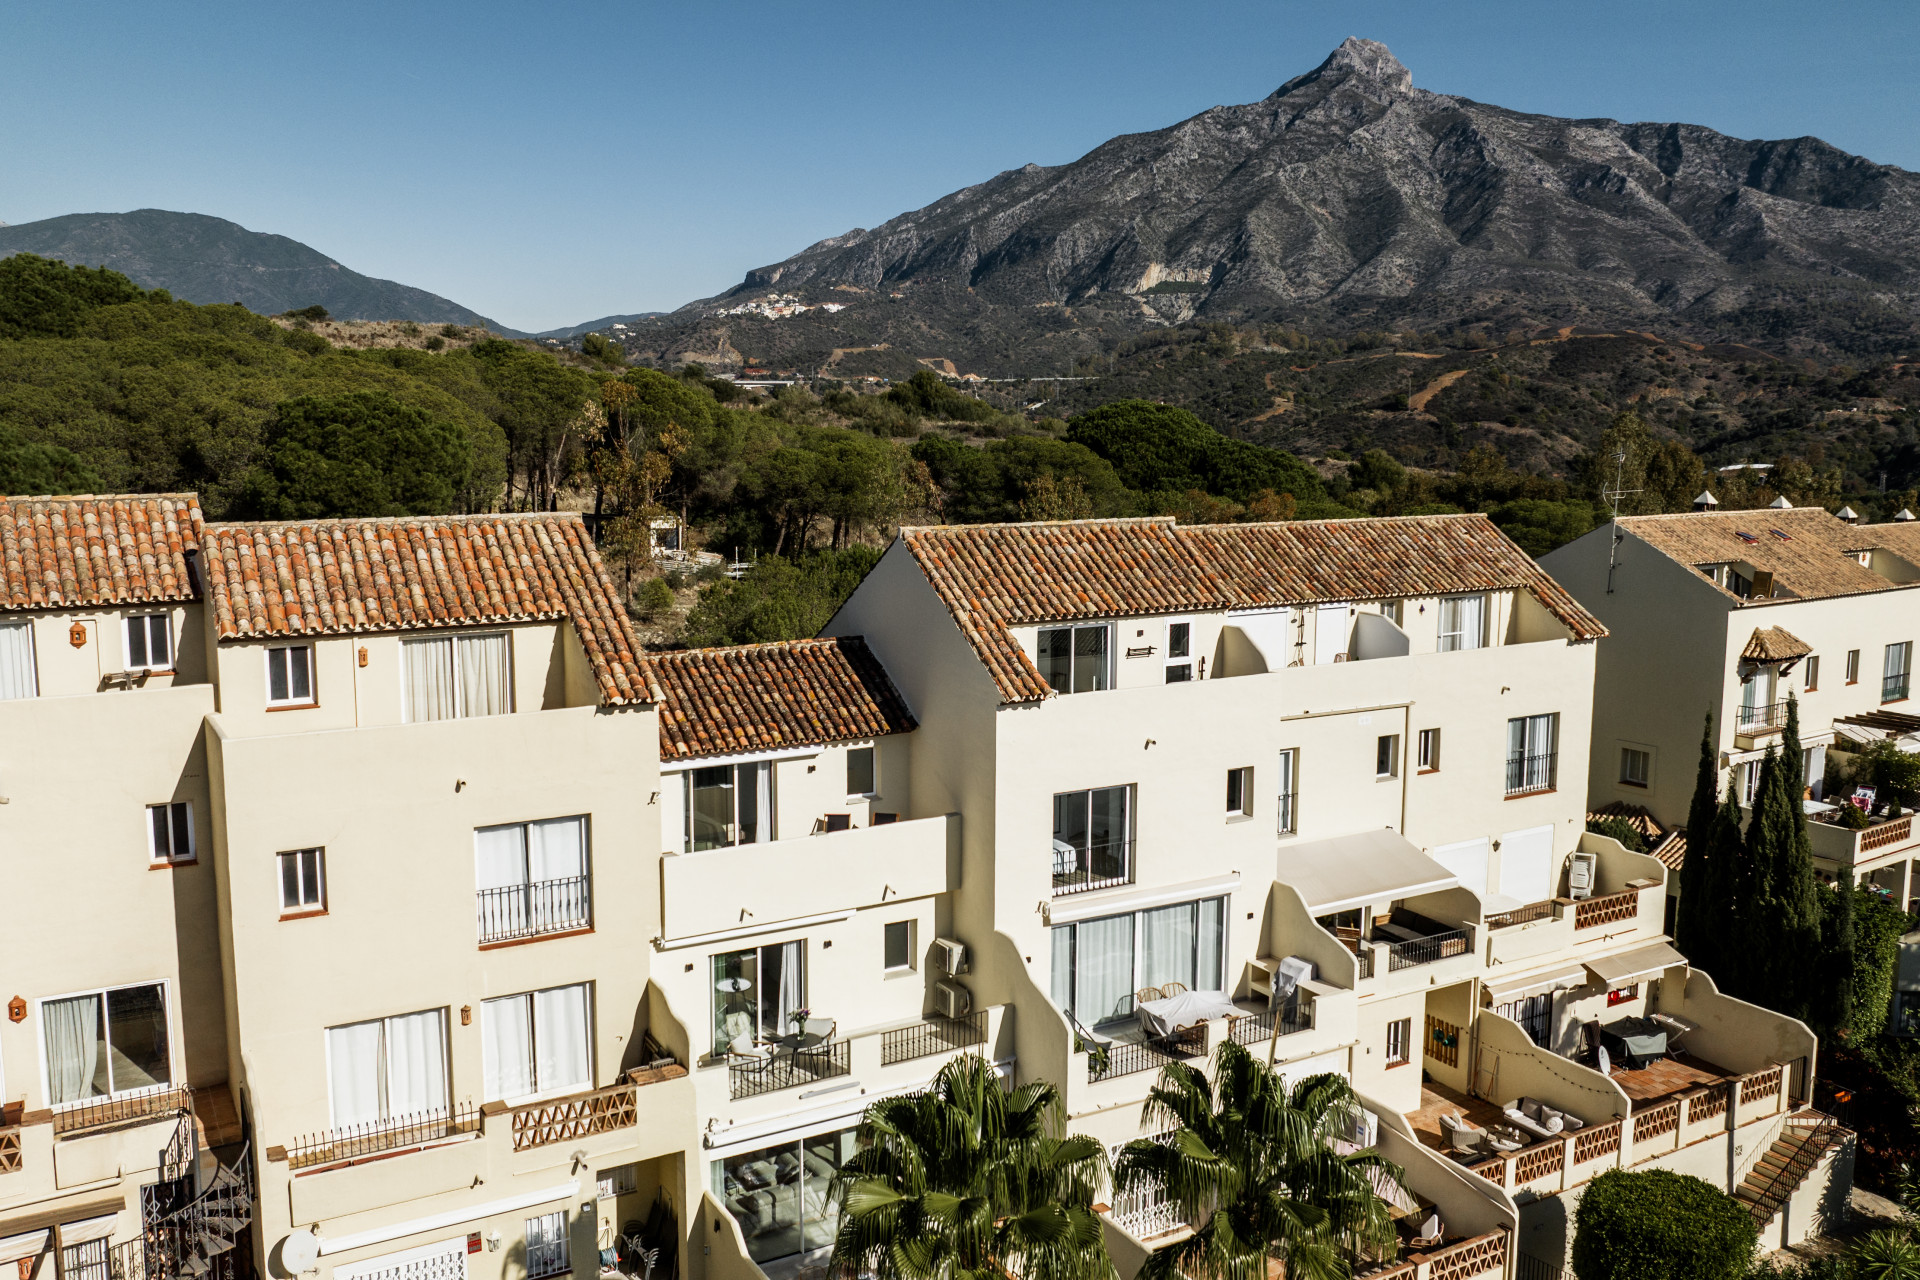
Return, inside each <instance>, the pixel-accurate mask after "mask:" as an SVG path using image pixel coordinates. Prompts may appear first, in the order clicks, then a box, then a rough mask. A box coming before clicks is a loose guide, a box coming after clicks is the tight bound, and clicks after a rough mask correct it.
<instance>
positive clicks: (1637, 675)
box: [1542, 507, 1920, 906]
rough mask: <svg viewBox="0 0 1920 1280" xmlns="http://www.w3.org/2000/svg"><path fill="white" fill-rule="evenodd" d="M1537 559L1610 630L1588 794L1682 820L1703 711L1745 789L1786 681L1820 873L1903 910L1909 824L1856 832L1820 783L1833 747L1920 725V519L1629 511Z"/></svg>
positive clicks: (1907, 896) (1838, 749)
mask: <svg viewBox="0 0 1920 1280" xmlns="http://www.w3.org/2000/svg"><path fill="white" fill-rule="evenodd" d="M1542 564H1543V566H1544V567H1546V568H1547V569H1548V571H1549V572H1551V573H1552V574H1553V575H1554V577H1555V579H1556V580H1557V581H1559V582H1561V583H1562V584H1563V585H1564V586H1565V587H1566V589H1567V590H1568V591H1570V592H1571V593H1573V595H1574V596H1575V597H1576V598H1578V599H1579V600H1580V602H1581V603H1582V604H1583V605H1585V606H1586V607H1587V608H1588V609H1590V610H1591V611H1592V612H1593V613H1594V614H1595V615H1596V616H1597V617H1599V618H1600V619H1601V620H1602V621H1603V622H1605V624H1606V626H1607V628H1608V630H1609V632H1610V633H1611V634H1610V635H1609V637H1608V640H1607V642H1606V643H1605V644H1604V645H1602V646H1601V647H1600V653H1599V661H1598V664H1597V666H1596V671H1595V698H1594V716H1593V747H1592V751H1593V760H1594V767H1593V770H1592V773H1591V776H1590V778H1589V787H1588V791H1589V798H1590V802H1591V803H1592V805H1593V807H1595V808H1596V809H1598V808H1602V807H1604V806H1606V805H1610V804H1621V803H1625V804H1633V805H1638V806H1640V807H1642V808H1645V809H1647V810H1648V811H1650V812H1651V813H1652V814H1653V815H1654V816H1655V817H1656V818H1658V820H1659V821H1660V822H1661V823H1663V824H1665V825H1666V826H1669V827H1673V826H1679V825H1682V824H1684V823H1685V821H1686V818H1687V808H1688V805H1689V803H1690V802H1691V800H1692V796H1693V789H1694V779H1695V776H1696V772H1697V769H1698V764H1699V759H1700V737H1701V730H1702V728H1703V726H1704V724H1705V720H1706V717H1707V716H1709V715H1710V716H1711V717H1712V729H1711V736H1712V742H1711V747H1712V751H1713V753H1714V756H1715V762H1716V765H1717V767H1718V768H1719V769H1720V770H1721V771H1722V780H1723V785H1733V786H1736V787H1738V788H1739V789H1740V791H1741V794H1742V796H1743V798H1750V797H1751V795H1752V793H1753V789H1754V787H1755V786H1756V785H1757V784H1758V781H1759V768H1760V762H1761V761H1762V760H1763V759H1764V758H1765V756H1766V753H1767V751H1768V750H1769V749H1772V748H1776V747H1777V746H1778V743H1779V740H1780V736H1781V732H1782V730H1783V729H1784V728H1785V724H1786V704H1787V699H1788V696H1789V694H1791V695H1792V696H1793V697H1794V698H1795V699H1796V700H1797V701H1798V703H1799V712H1800V744H1801V748H1802V751H1803V753H1804V755H1805V760H1804V768H1805V776H1806V782H1807V786H1808V788H1809V792H1808V796H1809V800H1810V801H1811V803H1810V805H1809V810H1810V812H1809V818H1810V819H1811V821H1810V822H1809V824H1808V827H1809V831H1810V833H1811V835H1812V838H1813V852H1814V858H1815V862H1816V866H1817V868H1818V870H1819V871H1820V873H1821V874H1822V876H1823V877H1825V878H1828V879H1832V878H1834V877H1836V876H1838V875H1839V874H1840V873H1841V872H1842V871H1850V872H1852V874H1853V875H1854V877H1855V879H1856V880H1857V881H1860V882H1865V883H1869V884H1872V885H1875V886H1877V887H1879V888H1880V889H1881V890H1882V891H1883V892H1885V893H1886V894H1887V895H1888V896H1889V897H1890V898H1891V899H1893V900H1894V901H1895V902H1898V903H1900V904H1901V905H1903V906H1904V905H1906V904H1908V903H1910V902H1912V901H1913V900H1914V898H1915V897H1916V896H1920V893H1917V892H1916V886H1915V885H1914V882H1913V859H1914V856H1915V853H1916V849H1917V847H1920V839H1917V838H1916V837H1915V834H1914V831H1913V823H1912V820H1911V819H1910V818H1907V817H1901V818H1894V819H1887V818H1885V817H1883V816H1876V818H1875V819H1874V820H1873V822H1872V823H1871V824H1870V825H1869V826H1867V827H1866V828H1865V829H1861V830H1854V829H1850V828H1848V827H1846V826H1841V825H1839V824H1838V823H1837V822H1836V821H1834V819H1835V818H1836V817H1837V810H1836V803H1837V802H1844V800H1845V797H1841V796H1827V795H1826V780H1827V777H1828V774H1829V770H1828V767H1827V764H1828V760H1827V757H1828V753H1829V752H1830V751H1831V752H1834V753H1836V755H1838V754H1839V753H1845V752H1849V751H1851V750H1857V749H1858V748H1859V746H1860V745H1862V744H1864V743H1867V742H1872V741H1875V740H1881V739H1887V738H1892V739H1895V740H1900V739H1909V738H1911V736H1912V735H1914V734H1915V733H1920V714H1916V713H1915V712H1914V711H1913V710H1912V709H1911V707H1910V704H1909V697H1910V695H1911V692H1912V683H1913V675H1912V672H1913V643H1914V639H1915V635H1916V631H1920V595H1916V594H1914V589H1915V588H1916V587H1917V586H1920V528H1916V527H1915V525H1914V524H1912V523H1910V522H1899V523H1892V524H1883V525H1856V524H1853V523H1850V522H1848V521H1844V520H1841V519H1839V518H1838V517H1836V516H1833V515H1831V514H1829V513H1828V512H1826V511H1824V510H1822V509H1819V508H1815V507H1803V508H1768V509H1766V510H1761V511H1727V512H1718V511H1716V512H1694V513H1690V514H1682V515H1668V516H1628V517H1622V518H1621V519H1620V520H1619V521H1618V522H1617V523H1616V524H1615V525H1609V526H1605V527H1602V528H1600V529H1596V530H1594V531H1593V532H1592V533H1589V534H1587V535H1586V536H1585V537H1583V538H1580V539H1577V540H1575V541H1574V542H1571V543H1569V544H1567V545H1566V546H1564V547H1561V548H1559V549H1558V550H1556V551H1554V552H1552V553H1551V554H1549V555H1548V556H1546V557H1545V558H1544V560H1543V561H1542ZM1837 762H1838V761H1837V760H1836V763H1837Z"/></svg>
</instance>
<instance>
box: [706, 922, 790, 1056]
mask: <svg viewBox="0 0 1920 1280" xmlns="http://www.w3.org/2000/svg"><path fill="white" fill-rule="evenodd" d="M806 945H807V944H806V943H805V942H804V941H796V942H784V943H778V944H776V945H774V946H769V947H754V948H752V949H751V950H748V951H727V952H722V953H721V954H719V955H716V956H714V957H713V970H712V972H713V1052H714V1054H715V1055H716V1056H717V1055H719V1054H723V1053H725V1052H726V1051H727V1046H728V1045H731V1044H733V1043H734V1042H735V1041H736V1040H739V1039H740V1038H741V1037H742V1036H745V1037H746V1038H747V1043H748V1044H753V1043H756V1042H759V1041H766V1040H772V1039H774V1038H775V1037H777V1036H784V1035H786V1034H788V1033H789V1032H791V1031H792V1030H793V1029H794V1027H793V1013H794V1011H795V1010H796V1009H804V1008H806V1007H807V974H806Z"/></svg>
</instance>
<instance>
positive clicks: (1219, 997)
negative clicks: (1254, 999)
mask: <svg viewBox="0 0 1920 1280" xmlns="http://www.w3.org/2000/svg"><path fill="white" fill-rule="evenodd" d="M1134 1012H1135V1015H1136V1016H1137V1017H1138V1018H1139V1019H1140V1029H1141V1030H1142V1031H1145V1032H1146V1033H1147V1034H1148V1035H1149V1036H1152V1037H1153V1038H1155V1039H1156V1040H1165V1039H1168V1038H1170V1037H1172V1036H1175V1035H1178V1034H1179V1033H1180V1032H1182V1031H1184V1030H1186V1029H1187V1028H1188V1027H1193V1026H1198V1025H1199V1024H1200V1023H1202V1022H1206V1021H1207V1020H1208V1019H1211V1018H1231V1017H1232V1016H1234V1015H1235V1014H1237V1013H1239V1012H1240V1010H1238V1009H1236V1008H1235V1007H1234V1004H1233V1001H1232V1000H1229V999H1228V998H1227V993H1226V992H1224V991H1182V992H1180V993H1179V994H1178V995H1171V996H1168V997H1166V998H1165V999H1163V1000H1144V1001H1142V1002H1141V1003H1140V1004H1139V1005H1138V1006H1136V1008H1135V1010H1134Z"/></svg>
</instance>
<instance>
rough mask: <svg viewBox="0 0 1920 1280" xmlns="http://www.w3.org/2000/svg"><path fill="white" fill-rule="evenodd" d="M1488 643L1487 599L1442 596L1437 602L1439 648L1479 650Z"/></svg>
mask: <svg viewBox="0 0 1920 1280" xmlns="http://www.w3.org/2000/svg"><path fill="white" fill-rule="evenodd" d="M1486 643H1487V598H1486V597H1485V596H1483V595H1480V596H1445V597H1443V598H1442V599H1441V601H1440V651H1441V652H1442V653H1450V652H1452V651H1454V650H1456V649H1480V648H1484V647H1485V646H1486Z"/></svg>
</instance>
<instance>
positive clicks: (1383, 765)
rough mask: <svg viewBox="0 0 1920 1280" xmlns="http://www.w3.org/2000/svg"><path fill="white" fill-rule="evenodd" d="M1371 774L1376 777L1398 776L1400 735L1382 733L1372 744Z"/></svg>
mask: <svg viewBox="0 0 1920 1280" xmlns="http://www.w3.org/2000/svg"><path fill="white" fill-rule="evenodd" d="M1373 776H1374V777H1376V778H1397V777H1399V776H1400V735H1399V734H1397V733H1387V734H1382V735H1381V736H1380V737H1378V738H1376V739H1375V740H1374V744H1373Z"/></svg>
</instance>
